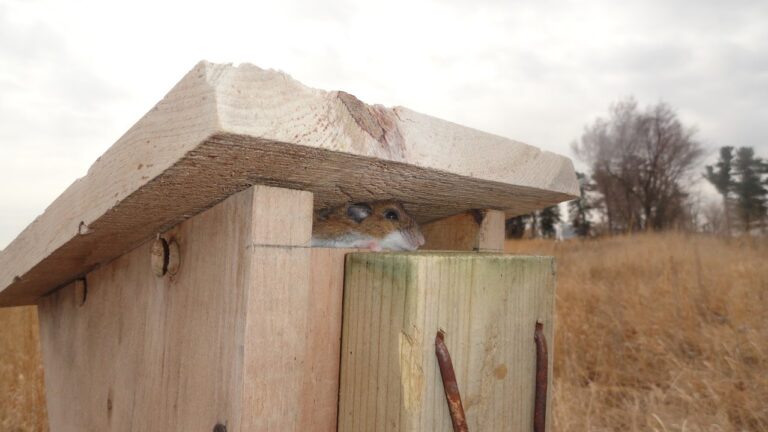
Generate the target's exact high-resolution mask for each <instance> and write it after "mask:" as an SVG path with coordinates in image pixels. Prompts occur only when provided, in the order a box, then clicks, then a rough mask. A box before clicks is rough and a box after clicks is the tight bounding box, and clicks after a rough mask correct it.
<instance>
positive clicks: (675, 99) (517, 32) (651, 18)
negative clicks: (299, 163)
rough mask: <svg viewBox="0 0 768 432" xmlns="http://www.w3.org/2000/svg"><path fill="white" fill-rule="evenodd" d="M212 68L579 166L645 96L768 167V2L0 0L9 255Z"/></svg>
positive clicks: (708, 141) (2, 220) (1, 159)
mask: <svg viewBox="0 0 768 432" xmlns="http://www.w3.org/2000/svg"><path fill="white" fill-rule="evenodd" d="M201 59H206V60H210V61H215V62H234V63H241V62H249V63H253V64H256V65H258V66H261V67H265V68H274V69H280V70H283V71H285V72H287V73H289V74H291V75H292V76H293V77H294V78H296V79H298V80H299V81H301V82H303V83H304V84H307V85H309V86H312V87H317V88H322V89H326V90H336V89H343V90H346V91H348V92H350V93H353V94H355V95H356V96H358V97H359V98H360V99H362V100H364V101H366V102H369V103H382V104H384V105H403V106H407V107H409V108H412V109H415V110H417V111H421V112H424V113H427V114H430V115H434V116H437V117H441V118H445V119H448V120H451V121H455V122H458V123H460V124H463V125H467V126H470V127H474V128H478V129H482V130H485V131H489V132H493V133H496V134H500V135H503V136H507V137H509V138H513V139H516V140H520V141H524V142H527V143H529V144H533V145H536V146H539V147H541V148H544V149H547V150H551V151H555V152H558V153H562V154H566V155H568V156H571V154H570V149H569V144H570V143H571V141H573V140H574V139H576V138H578V137H579V136H580V134H581V132H582V130H583V127H584V125H585V124H587V123H590V122H592V121H593V120H594V119H595V118H596V117H597V116H601V115H605V114H606V112H607V109H608V106H609V105H610V103H611V102H613V101H615V100H617V99H618V98H621V97H624V96H628V95H634V96H635V97H636V98H637V99H638V100H639V102H640V104H641V105H646V104H652V103H655V102H658V101H660V100H663V101H666V102H668V103H670V104H671V105H672V106H673V107H674V108H676V109H677V110H678V112H679V114H680V117H681V118H682V119H683V121H684V122H686V123H688V124H691V125H693V124H695V125H696V126H697V127H698V129H699V139H700V140H701V141H702V142H703V143H704V144H705V145H706V146H708V147H710V148H711V149H712V151H711V153H710V154H713V153H714V149H715V148H716V147H718V146H720V145H736V146H754V147H755V148H756V150H757V152H758V154H759V155H762V156H768V140H767V139H766V137H768V1H766V0H755V1H728V2H725V1H692V0H686V1H673V0H669V1H626V2H617V1H549V0H536V1H533V0H531V1H495V0H485V1H459V0H452V1H444V2H430V1H427V2H421V1H400V0H395V1H376V2H367V4H366V3H362V2H345V1H332V2H321V1H312V0H305V1H302V0H294V1H286V0H282V1H279V2H277V1H273V2H263V3H262V2H257V1H249V2H244V1H243V2H228V1H221V0H220V1H217V2H207V3H205V4H203V2H199V5H196V4H195V2H192V1H189V0H187V1H162V2H161V1H156V0H154V1H144V0H134V1H131V2H119V3H118V2H109V1H104V0H99V1H95V0H93V1H91V0H88V1H78V0H68V1H60V0H59V1H53V0H21V1H16V0H0V185H2V186H0V248H2V247H4V246H5V245H6V244H7V243H8V242H10V240H12V239H13V238H14V237H15V236H16V235H17V234H18V232H20V231H21V230H22V229H23V228H24V227H25V226H26V225H27V224H28V223H29V222H31V221H32V219H34V217H35V216H36V215H38V214H40V213H41V212H42V211H43V210H44V208H45V206H46V205H48V204H49V203H50V202H51V201H52V200H53V199H54V198H55V197H56V196H58V195H59V194H60V193H61V192H62V191H63V190H64V189H65V188H66V187H67V186H68V185H69V184H71V183H72V181H74V179H75V178H77V177H80V176H83V175H84V174H85V173H86V171H87V169H88V166H90V164H91V163H92V162H93V161H94V160H95V159H96V158H97V157H98V156H99V155H101V154H102V153H103V152H104V151H105V150H106V149H107V148H108V147H109V146H110V145H111V144H112V143H114V142H115V141H116V140H117V138H118V137H120V135H122V133H123V132H125V131H126V130H127V129H128V128H129V127H130V126H131V125H132V124H133V123H134V122H135V121H136V120H138V119H139V117H140V116H141V115H143V114H144V113H145V112H146V111H147V110H149V109H150V108H151V107H152V106H153V105H154V104H155V103H156V102H157V101H158V100H159V99H160V98H162V96H163V95H164V94H165V93H166V92H167V91H168V90H169V89H170V88H171V87H172V86H173V85H174V84H175V83H176V82H177V81H178V80H179V79H180V78H181V77H182V76H183V75H184V74H185V73H186V72H187V71H188V70H189V69H191V68H192V67H193V66H194V64H195V63H197V61H199V60H201ZM712 157H713V156H710V158H712Z"/></svg>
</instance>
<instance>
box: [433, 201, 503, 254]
mask: <svg viewBox="0 0 768 432" xmlns="http://www.w3.org/2000/svg"><path fill="white" fill-rule="evenodd" d="M504 221H505V215H504V212H502V211H499V210H470V211H468V212H464V213H459V214H457V215H453V216H449V217H447V218H443V219H439V220H436V221H432V222H428V223H426V224H424V225H423V226H422V232H423V233H424V239H425V240H426V243H425V244H424V246H423V247H422V249H423V250H453V251H480V252H504V235H505V234H504Z"/></svg>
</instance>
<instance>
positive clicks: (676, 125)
mask: <svg viewBox="0 0 768 432" xmlns="http://www.w3.org/2000/svg"><path fill="white" fill-rule="evenodd" d="M572 147H573V150H574V153H575V154H576V155H577V156H578V157H579V158H581V159H582V160H584V161H585V162H587V163H588V164H589V165H590V166H591V168H592V178H593V180H594V182H595V186H596V189H597V191H598V192H600V194H601V195H602V197H603V202H602V205H603V210H604V211H605V213H606V217H607V223H608V229H609V231H611V232H616V231H632V230H636V229H656V230H659V229H664V228H667V227H670V226H674V225H676V224H677V223H678V222H679V219H680V218H683V217H685V216H686V215H685V200H686V196H687V194H686V190H685V186H686V180H687V178H688V175H689V174H690V171H691V169H692V168H693V167H694V166H695V165H696V163H697V162H698V161H699V159H700V158H701V156H702V149H701V145H700V144H699V142H698V141H696V139H695V130H694V129H693V128H690V127H685V126H683V124H682V123H681V122H680V120H679V119H678V118H677V114H676V113H675V112H674V111H673V110H672V108H670V107H669V106H668V105H667V104H665V103H658V104H656V105H654V106H650V107H648V108H647V109H646V110H645V111H640V110H639V109H638V106H637V102H636V101H635V100H634V99H632V98H628V99H625V100H623V101H620V102H618V103H616V104H614V105H613V106H612V107H611V113H610V117H609V118H608V119H601V118H599V119H597V120H596V121H595V123H594V124H592V125H590V126H587V128H586V129H585V131H584V134H583V135H582V137H581V140H580V141H578V142H575V143H574V144H573V145H572Z"/></svg>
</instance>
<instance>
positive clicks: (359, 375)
mask: <svg viewBox="0 0 768 432" xmlns="http://www.w3.org/2000/svg"><path fill="white" fill-rule="evenodd" d="M553 302H554V262H553V259H552V258H551V257H520V256H509V255H507V256H505V255H499V254H465V253H418V254H396V253H387V254H371V253H355V254H350V255H349V256H348V258H347V269H346V281H345V293H344V313H343V319H344V324H343V330H342V357H341V382H340V400H339V431H342V432H351V431H381V430H398V431H450V430H451V421H450V417H449V413H448V408H447V403H446V400H445V396H444V394H443V388H442V382H441V378H440V372H439V370H438V366H437V362H436V358H435V345H434V343H435V342H434V341H435V335H436V332H437V331H438V329H443V330H445V333H446V336H445V342H446V345H447V346H448V349H449V350H450V355H451V357H452V359H453V365H454V368H455V371H456V376H457V379H458V384H459V389H460V392H461V397H462V400H463V404H464V409H465V412H466V417H467V421H468V424H469V430H470V431H515V432H516V431H520V432H523V431H525V432H528V431H530V430H532V427H533V402H534V384H535V360H536V350H535V345H534V339H533V334H534V330H535V325H536V322H537V321H540V322H542V323H543V325H544V331H545V333H546V335H547V338H548V343H549V347H548V348H549V352H550V353H552V334H553V332H552V308H553ZM549 359H550V360H549V370H550V371H551V368H552V356H551V355H550V357H549ZM549 376H550V385H551V376H552V374H551V373H550V374H549ZM548 414H549V413H548ZM548 417H549V415H548Z"/></svg>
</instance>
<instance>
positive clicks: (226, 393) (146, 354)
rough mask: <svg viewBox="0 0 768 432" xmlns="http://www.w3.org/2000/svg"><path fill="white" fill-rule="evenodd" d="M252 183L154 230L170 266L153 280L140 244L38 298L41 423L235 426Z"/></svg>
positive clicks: (122, 427)
mask: <svg viewBox="0 0 768 432" xmlns="http://www.w3.org/2000/svg"><path fill="white" fill-rule="evenodd" d="M251 204H252V191H250V190H249V191H245V192H242V193H240V194H237V195H235V196H233V197H231V198H229V199H227V200H225V201H224V202H222V203H221V204H219V205H217V206H216V207H214V208H212V209H210V210H208V211H206V212H204V213H202V214H200V215H198V216H196V217H194V218H191V219H189V220H188V221H186V222H184V223H182V224H181V225H180V226H179V227H177V228H176V229H173V230H171V231H169V232H168V233H165V237H167V238H174V239H175V240H176V241H177V242H178V244H179V246H180V250H181V267H180V270H179V272H178V273H177V274H176V275H175V276H173V277H171V276H168V275H167V276H165V277H163V278H158V277H156V276H155V275H154V274H153V272H152V271H151V267H150V243H149V242H148V243H145V244H143V245H142V246H140V247H138V248H136V249H134V250H133V251H131V252H129V253H127V254H125V255H123V256H122V257H120V258H118V259H117V260H115V261H113V262H111V263H109V264H107V265H105V266H103V267H101V268H99V269H97V270H95V271H93V272H91V273H89V274H88V275H87V278H86V280H87V291H86V293H87V294H86V298H85V303H84V304H83V303H82V295H79V294H78V293H82V292H83V291H82V290H77V289H76V288H77V287H76V284H70V285H69V286H67V287H65V288H63V289H61V290H59V291H57V292H55V293H53V294H52V295H50V296H48V297H45V298H43V299H42V301H41V302H40V304H39V308H40V309H39V310H40V313H39V317H40V332H41V342H42V348H43V359H44V365H45V383H46V393H47V401H48V410H49V420H50V425H51V430H54V431H136V430H139V431H141V430H145V431H154V430H212V429H213V426H214V425H215V424H216V423H217V422H221V423H226V424H228V426H229V428H230V430H237V429H238V426H239V413H240V411H241V406H240V401H241V398H240V394H241V388H242V375H241V371H242V367H241V363H242V361H243V354H242V350H241V344H242V337H243V328H242V326H243V323H244V309H243V304H244V301H243V300H244V297H245V290H246V287H247V285H246V283H245V282H246V280H247V277H248V274H249V268H248V266H249V265H250V261H249V260H248V259H246V258H247V255H248V251H247V249H246V247H247V245H248V244H249V241H250V236H251V226H250V225H251V218H250V209H251Z"/></svg>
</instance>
